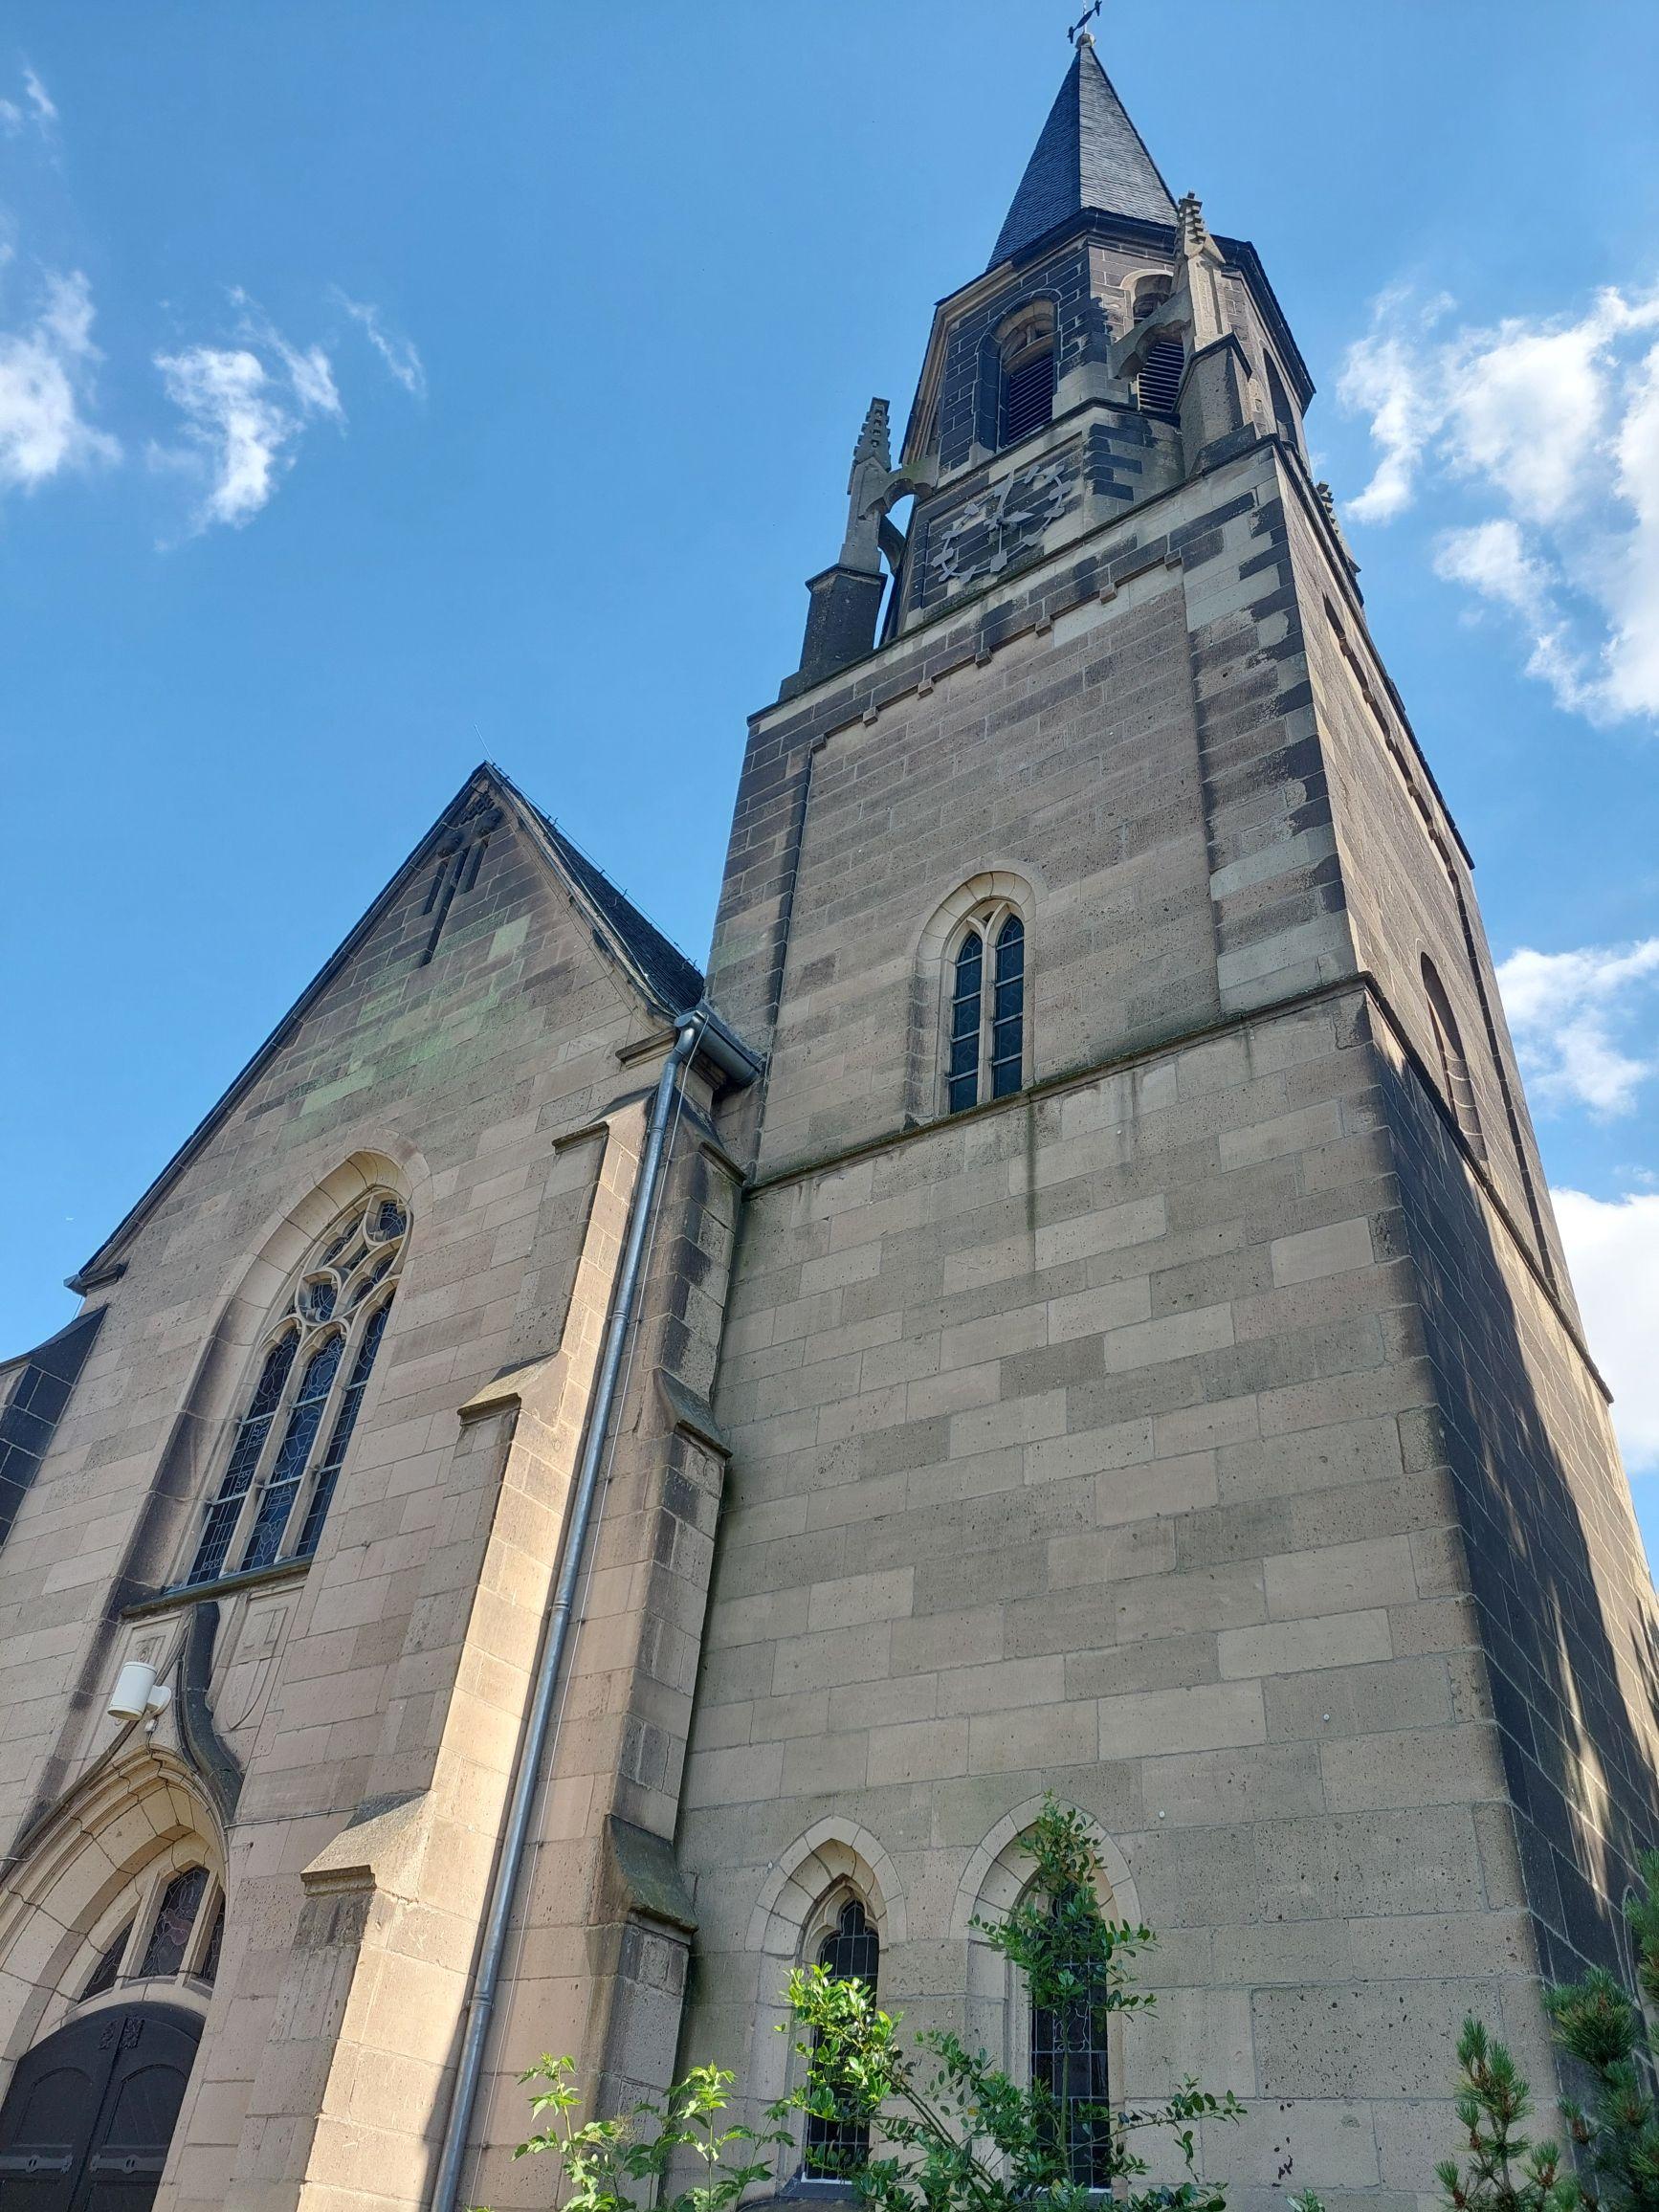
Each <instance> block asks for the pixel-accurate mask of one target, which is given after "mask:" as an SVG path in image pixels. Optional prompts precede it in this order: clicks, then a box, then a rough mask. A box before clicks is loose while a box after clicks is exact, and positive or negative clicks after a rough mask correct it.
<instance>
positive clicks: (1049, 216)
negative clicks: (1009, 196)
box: [986, 31, 1175, 269]
mask: <svg viewBox="0 0 1659 2212" xmlns="http://www.w3.org/2000/svg"><path fill="white" fill-rule="evenodd" d="M1085 208H1096V209H1098V210H1100V212H1101V213H1102V214H1108V215H1133V216H1135V217H1137V218H1138V219H1139V221H1141V222H1146V223H1173V222H1174V221H1175V201H1174V199H1173V198H1172V197H1171V195H1170V190H1169V188H1168V186H1167V185H1166V184H1165V183H1164V181H1163V179H1162V178H1161V176H1160V175H1159V173H1158V166H1157V164H1156V163H1155V162H1154V161H1153V159H1152V156H1151V155H1150V154H1149V153H1148V152H1147V150H1146V145H1145V142H1144V141H1143V140H1142V138H1141V136H1140V133H1139V131H1138V130H1137V129H1136V127H1135V125H1134V124H1133V123H1132V122H1130V120H1129V115H1128V111H1127V110H1126V108H1125V107H1124V105H1123V102H1122V101H1121V100H1119V99H1118V97H1117V92H1116V91H1115V90H1114V88H1113V84H1112V79H1111V78H1110V77H1108V76H1107V74H1106V72H1105V70H1104V69H1102V68H1101V66H1100V58H1099V55H1097V54H1096V53H1095V41H1094V39H1093V38H1091V37H1090V35H1089V33H1088V32H1086V31H1083V32H1080V33H1078V35H1077V51H1076V54H1075V55H1073V61H1072V66H1071V68H1070V69H1069V70H1068V71H1067V72H1066V81H1065V83H1064V84H1063V85H1061V87H1060V96H1059V98H1058V99H1057V100H1055V102H1054V104H1053V106H1052V107H1051V109H1050V110H1049V120H1048V122H1046V123H1045V124H1044V125H1043V132H1042V136H1041V137H1040V138H1039V139H1038V141H1037V144H1036V150H1035V152H1034V153H1033V154H1032V155H1031V158H1030V160H1029V162H1028V164H1027V165H1026V173H1025V175H1024V176H1023V177H1022V178H1021V179H1020V188H1019V190H1018V191H1017V192H1016V193H1015V194H1014V204H1013V206H1012V207H1011V208H1010V209H1009V210H1008V213H1007V220H1006V222H1005V223H1004V225H1003V228H1002V233H1001V235H1000V236H999V237H998V239H997V243H996V251H995V252H994V253H993V254H992V255H991V257H990V260H989V262H988V263H987V264H986V265H987V267H989V268H993V269H994V268H995V267H996V265H997V263H998V262H999V261H1006V260H1007V258H1008V257H1009V255H1010V254H1017V253H1019V252H1020V251H1021V249H1022V248H1023V247H1026V246H1029V245H1031V244H1032V243H1033V242H1034V241H1035V240H1036V239H1038V238H1040V237H1042V236H1043V234H1044V232H1048V231H1051V230H1052V229H1053V228H1054V226H1055V224H1056V223H1063V222H1064V221H1065V220H1066V218H1067V216H1068V215H1075V214H1077V213H1079V212H1080V211H1081V210H1083V209H1085Z"/></svg>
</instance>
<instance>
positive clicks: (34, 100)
mask: <svg viewBox="0 0 1659 2212" xmlns="http://www.w3.org/2000/svg"><path fill="white" fill-rule="evenodd" d="M19 90H20V91H21V94H22V98H21V99H18V100H10V99H6V98H4V97H0V132H4V134H5V135H6V137H8V138H15V137H16V136H17V134H18V132H19V131H21V130H22V129H24V128H25V126H26V125H33V128H34V129H35V130H37V131H39V132H40V133H41V135H42V136H43V137H44V136H45V135H46V134H48V133H49V132H50V131H51V129H52V127H53V125H54V124H55V122H56V121H57V104H56V102H55V100H54V99H53V97H52V95H51V94H50V93H49V92H48V91H47V89H46V87H45V85H44V84H42V83H41V81H40V79H39V77H37V76H36V75H35V73H34V71H33V69H31V68H30V66H29V64H28V62H25V63H24V64H23V81H22V84H21V86H20V87H19Z"/></svg>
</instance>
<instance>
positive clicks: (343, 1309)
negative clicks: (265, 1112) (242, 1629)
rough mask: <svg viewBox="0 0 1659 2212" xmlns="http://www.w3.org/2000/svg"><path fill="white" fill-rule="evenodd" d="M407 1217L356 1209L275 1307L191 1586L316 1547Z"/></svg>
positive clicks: (381, 1323)
mask: <svg viewBox="0 0 1659 2212" xmlns="http://www.w3.org/2000/svg"><path fill="white" fill-rule="evenodd" d="M408 1235H409V1215H408V1213H407V1211H406V1210H405V1208H404V1207H403V1206H402V1205H401V1204H400V1203H399V1202H398V1200H397V1199H395V1198H393V1197H392V1196H391V1195H390V1194H389V1193H388V1192H386V1191H376V1192H374V1193H372V1194H371V1195H370V1196H369V1198H367V1199H366V1200H359V1201H358V1203H357V1204H356V1205H355V1206H353V1207H352V1208H351V1209H350V1210H349V1212H348V1213H347V1214H346V1215H345V1216H344V1217H343V1220H341V1221H339V1222H337V1223H336V1224H335V1226H334V1227H333V1228H331V1229H330V1230H329V1231H328V1233H327V1234H326V1235H325V1236H324V1237H322V1238H321V1239H320V1240H319V1242H318V1245H317V1248H316V1250H315V1251H314V1252H313V1254H312V1256H311V1258H310V1259H309V1260H308V1261H307V1263H306V1265H305V1267H304V1268H303V1269H301V1271H300V1272H299V1277H298V1280H297V1281H296V1283H295V1286H294V1288H293V1289H292V1290H291V1291H290V1293H289V1294H288V1296H287V1297H286V1298H285V1300H284V1301H283V1306H282V1311H281V1313H280V1314H279V1316H277V1321H276V1323H275V1326H274V1333H273V1336H272V1338H271V1339H270V1340H269V1342H268V1343H267V1345H266V1348H265V1350H264V1352H263V1354H262V1356H261V1359H260V1363H259V1371H258V1381H257V1382H256V1383H255V1384H254V1390H253V1393H252V1395H251V1397H250V1398H249V1401H248V1405H247V1408H246V1410H245V1411H244V1412H243V1414H242V1416H241V1419H240V1420H239V1421H238V1422H237V1424H236V1427H235V1431H234V1434H233V1436H232V1443H231V1449H230V1456H229V1458H228V1460H227V1461H226V1465H225V1471H224V1474H223V1475H222V1476H221V1478H220V1481H219V1487H218V1491H217V1493H216V1494H215V1495H214V1497H213V1499H212V1501H211V1503H210V1505H209V1507H208V1509H207V1514H206V1516H205V1518H204V1520H203V1524H202V1533H201V1537H200V1540H199V1541H198V1543H197V1546H196V1554H195V1558H194V1559H193V1561H192V1563H191V1566H190V1570H189V1574H188V1578H187V1579H188V1581H189V1582H192V1583H200V1582H216V1581H217V1580H218V1578H219V1577H220V1576H221V1575H225V1574H240V1573H248V1572H251V1571H252V1570H253V1569H254V1568H256V1567H268V1566H273V1565H275V1564H277V1562H279V1561H280V1560H283V1559H304V1558H308V1557H309V1556H310V1554H311V1553H313V1552H314V1551H315V1550H316V1549H317V1544H318V1539H319V1537H321V1533H322V1523H323V1518H324V1516H325V1515H326V1514H327V1512H328V1507H329V1503H330V1500H331V1499H332V1498H333V1495H334V1492H335V1488H336V1486H337V1484H338V1482H339V1479H340V1471H341V1469H342V1467H343V1465H344V1462H345V1454H346V1450H347V1448H348V1447H349V1445H350V1443H351V1436H352V1430H353V1428H354V1427H356V1424H357V1417H358V1413H359V1410H360V1408H361V1406H362V1404H363V1395H364V1392H365V1389H366V1388H367V1385H368V1379H369V1373H370V1370H371V1369H372V1368H373V1365H374V1360H375V1354H376V1353H377V1352H378V1351H379V1349H380V1345H381V1339H382V1338H384V1336H385V1335H386V1326H387V1316H388V1315H389V1313H390V1311H391V1302H392V1298H393V1296H394V1295H395V1294H396V1288H397V1276H398V1271H399V1269H400V1267H401V1265H402V1261H403V1254H404V1249H405V1245H406V1243H407V1240H408Z"/></svg>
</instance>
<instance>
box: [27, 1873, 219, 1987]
mask: <svg viewBox="0 0 1659 2212" xmlns="http://www.w3.org/2000/svg"><path fill="white" fill-rule="evenodd" d="M195 1874H199V1875H200V1876H201V1877H202V1879H201V1881H200V1883H199V1884H198V1885H197V1887H196V1894H195V1897H194V1900H193V1902H192V1903H191V1905H190V1908H189V1911H188V1916H187V1920H186V1925H185V1928H184V1931H183V1935H182V1938H181V1940H180V1942H179V1947H178V1957H177V1959H176V1961H175V1962H174V1963H173V1964H172V1965H170V1966H168V1967H166V1969H165V1970H164V1971H159V1972H158V1971H157V1970H156V1967H155V1965H154V1963H152V1961H153V1957H154V1953H155V1946H156V1942H157V1938H158V1934H159V1930H160V1923H161V1919H162V1915H163V1913H165V1912H166V1910H167V1905H168V1899H169V1897H170V1896H171V1894H172V1892H173V1891H175V1890H177V1889H179V1888H180V1887H181V1886H182V1885H185V1884H186V1883H188V1880H189V1878H190V1877H191V1876H192V1875H195ZM225 1903H226V1900H225V1882H224V1876H223V1874H222V1873H221V1872H220V1870H219V1869H218V1868H217V1867H216V1866H215V1865H213V1864H211V1863H210V1861H209V1860H208V1859H206V1858H203V1857H200V1856H194V1855H191V1854H190V1853H188V1852H184V1851H179V1850H176V1849H175V1850H173V1851H168V1852H166V1853H164V1854H163V1855H162V1856H161V1857H160V1858H158V1859H155V1860H152V1861H151V1863H150V1864H149V1865H148V1866H147V1867H146V1868H144V1870H143V1872H142V1873H140V1874H138V1875H136V1876H135V1877H134V1878H133V1879H132V1880H131V1881H129V1882H127V1883H126V1884H125V1885H124V1886H123V1887H122V1890H121V1891H120V1892H119V1893H118V1895H117V1896H116V1897H115V1898H113V1899H112V1900H111V1901H110V1903H109V1904H108V1905H106V1906H105V1907H104V1909H103V1911H102V1912H101V1913H100V1914H99V1918H98V1922H97V1923H96V1926H95V1929H94V1930H93V1931H92V1932H91V1933H90V1934H89V1936H88V1940H87V1945H86V1950H87V1951H89V1952H90V1954H91V1958H90V1962H88V1960H87V1958H86V1957H85V1954H84V1953H83V1955H82V1958H81V1961H80V1963H79V1966H78V1970H77V1971H76V1972H75V1973H73V1974H72V1975H71V1976H70V1978H69V1980H68V1983H67V1986H66V1989H65V1991H64V1995H65V1997H66V1999H67V2005H66V2008H65V2009H66V2010H67V2011H68V2012H80V2011H84V2010H88V2009H90V2008H91V2007H93V2006H95V2005H98V2004H101V2003H106V2002H108V2003H114V2004H131V2003H133V2002H135V2001H136V2000H139V1999H144V1998H160V1999H163V2000H165V2001H166V2002H178V2000H179V1998H180V1997H181V1996H188V1995H191V1994H192V1993H194V1994H196V1995H198V1996H199V1995H200V1994H201V1993H203V1992H206V1991H208V1990H210V1989H211V1988H212V1986H213V1984H214V1982H215V1981H216V1980H217V1979H218V1969H219V1964H220V1955H221V1951H222V1946H223V1941H224V1923H225Z"/></svg>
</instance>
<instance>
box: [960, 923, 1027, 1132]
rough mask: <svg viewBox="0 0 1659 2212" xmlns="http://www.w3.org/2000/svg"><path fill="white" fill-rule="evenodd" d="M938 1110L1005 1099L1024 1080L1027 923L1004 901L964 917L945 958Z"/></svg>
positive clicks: (1020, 1088) (1019, 1086) (1021, 1087)
mask: <svg viewBox="0 0 1659 2212" xmlns="http://www.w3.org/2000/svg"><path fill="white" fill-rule="evenodd" d="M947 973H948V975H949V979H950V1005H949V1011H948V1015H947V1026H946V1037H945V1086H944V1089H945V1110H946V1112H947V1113H951V1114H960V1113H962V1111H963V1110H964V1109H965V1108H966V1107H969V1106H977V1105H978V1104H979V1103H980V1101H981V1099H982V1098H1008V1097H1011V1096H1012V1095H1013V1094H1014V1093H1015V1092H1016V1091H1020V1090H1022V1089H1024V1087H1025V1080H1026V925H1025V923H1024V921H1023V920H1022V919H1021V918H1020V917H1019V916H1018V915H1017V914H1016V913H1014V912H1013V910H1012V909H1011V908H1009V907H1006V906H1004V907H993V908H990V909H988V910H984V911H982V912H981V913H979V914H977V915H974V916H972V917H970V918H969V919H968V921H967V922H966V923H965V924H964V925H963V928H962V936H961V938H960V939H959V940H958V942H957V947H956V953H955V956H954V958H953V959H952V961H951V962H949V965H948V969H947Z"/></svg>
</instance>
